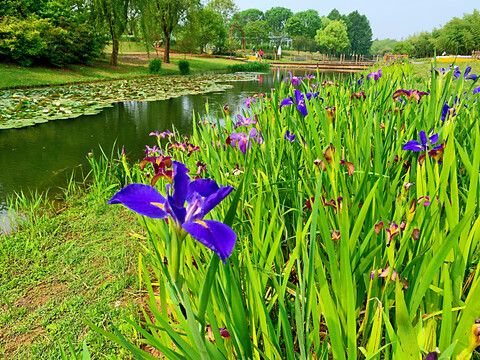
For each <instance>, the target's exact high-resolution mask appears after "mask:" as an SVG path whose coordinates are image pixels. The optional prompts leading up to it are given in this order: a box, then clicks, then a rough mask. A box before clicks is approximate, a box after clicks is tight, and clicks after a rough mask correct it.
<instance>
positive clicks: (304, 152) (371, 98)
mask: <svg viewBox="0 0 480 360" xmlns="http://www.w3.org/2000/svg"><path fill="white" fill-rule="evenodd" d="M388 65H389V66H385V67H383V68H382V71H383V75H382V71H380V69H375V70H376V71H375V72H372V73H368V72H365V73H364V74H362V75H363V76H362V77H360V76H357V77H355V78H348V79H346V80H345V81H335V80H334V81H331V82H323V83H322V81H321V80H322V79H321V78H320V76H319V75H318V74H317V76H316V77H315V76H313V78H312V76H308V77H305V78H299V77H293V76H291V77H290V78H288V79H287V81H282V82H279V83H277V84H276V87H275V89H274V91H272V92H271V94H268V95H265V94H256V96H253V97H251V98H248V99H246V106H247V109H243V110H241V112H240V113H238V114H235V115H233V116H231V115H230V113H229V110H228V107H226V108H225V109H224V112H223V116H222V117H220V118H219V117H218V113H215V114H207V115H206V116H205V118H202V119H197V118H195V122H196V123H197V124H198V126H197V127H195V128H194V133H193V136H192V137H191V138H189V139H188V140H187V141H185V140H184V138H183V137H182V136H181V135H180V134H178V135H176V136H175V135H174V136H172V137H171V138H169V139H166V138H165V139H163V138H162V136H160V135H158V137H157V138H158V140H159V141H158V142H157V146H158V148H159V149H160V150H161V151H162V154H163V155H162V156H172V157H173V158H174V159H175V160H176V161H180V162H182V163H185V164H186V166H187V167H188V168H189V169H190V174H192V178H193V177H199V178H202V179H204V178H206V177H208V178H210V179H212V180H214V181H215V182H216V183H218V184H221V185H223V186H227V185H228V186H233V187H234V188H235V190H234V192H232V194H231V195H230V196H228V197H227V198H225V199H224V200H223V201H222V203H221V204H218V201H216V202H215V201H214V200H213V199H208V200H206V201H205V202H200V198H196V200H198V201H199V206H205V205H206V204H208V205H210V204H211V203H212V201H213V202H215V204H218V205H217V206H216V207H215V208H214V209H213V206H210V207H209V210H211V211H210V212H209V215H208V216H209V219H212V220H215V221H222V222H224V224H225V225H226V226H229V227H231V228H232V229H234V230H235V232H236V234H237V242H236V245H235V248H234V251H233V252H232V254H231V256H230V257H229V258H228V259H227V261H226V262H225V264H224V263H223V262H220V259H219V258H218V256H217V255H215V253H214V252H212V251H210V250H208V249H206V248H205V247H204V246H203V245H200V244H198V243H197V242H195V241H191V239H188V238H187V239H186V240H185V242H184V243H183V245H182V247H181V248H179V249H176V250H177V252H178V254H180V255H181V260H182V261H181V262H180V263H179V264H180V267H181V269H180V273H179V277H178V279H177V278H172V276H171V274H172V272H171V271H172V268H173V265H172V262H171V259H172V258H173V257H170V258H169V256H170V255H171V254H172V253H173V252H172V249H173V250H174V251H175V244H176V242H175V239H174V238H173V235H172V232H171V230H170V226H171V222H169V223H168V224H167V223H166V222H165V221H164V220H156V219H150V218H142V219H141V222H142V224H143V225H144V227H145V229H146V230H147V234H148V245H147V246H146V254H145V255H144V256H142V260H141V263H140V266H139V267H140V268H141V269H142V281H143V283H144V284H145V287H146V289H147V291H148V293H149V310H150V312H151V314H152V317H146V320H145V321H144V322H142V323H141V324H138V323H136V322H134V321H131V322H129V323H130V324H131V325H132V327H134V328H135V330H136V331H138V332H139V333H140V334H141V335H142V336H143V337H144V338H145V339H144V342H147V343H149V344H152V346H154V347H155V348H157V349H158V350H159V351H161V352H162V353H163V354H165V357H167V358H169V359H231V358H241V359H287V360H290V359H292V360H293V359H297V358H303V359H308V358H316V359H319V358H322V359H327V358H334V359H346V358H347V356H348V359H359V358H367V359H375V358H378V359H386V360H391V359H392V360H393V359H415V360H420V359H424V358H425V355H426V354H427V353H431V352H434V351H436V349H437V348H438V349H439V352H440V354H437V355H435V356H437V358H439V359H455V360H460V359H467V358H470V357H469V355H471V353H472V352H473V357H474V358H478V357H479V354H478V352H477V353H474V349H475V347H476V346H477V345H479V342H480V341H479V340H480V339H478V337H476V336H472V339H469V336H470V334H472V335H475V333H474V332H472V330H475V331H476V332H477V331H478V326H479V325H480V324H477V325H475V319H476V318H477V317H478V313H479V311H480V309H479V306H480V305H479V302H478V296H480V268H479V267H478V266H477V265H478V260H479V250H480V247H479V245H480V236H479V234H480V208H479V205H478V201H477V199H478V197H479V193H480V186H479V185H480V184H479V181H480V179H479V177H478V172H479V169H480V125H479V124H478V122H477V118H476V114H477V112H478V111H479V102H478V96H479V95H477V94H478V93H477V91H478V90H480V89H478V90H474V89H477V88H478V85H477V84H476V83H475V82H474V80H471V79H466V78H465V77H463V76H459V77H458V79H457V78H456V77H454V76H453V75H454V72H453V69H452V70H451V71H446V70H445V69H444V70H441V69H438V70H437V71H432V72H431V73H430V75H431V77H428V78H427V79H425V81H423V82H420V83H419V82H418V81H417V80H416V79H414V78H413V77H412V69H413V65H412V64H409V63H408V62H402V61H397V62H392V63H389V64H388ZM434 65H436V64H434ZM369 71H370V70H369ZM322 84H323V85H322ZM311 85H314V87H315V90H316V91H318V93H311V92H310V91H311V89H312V86H311ZM401 89H404V90H401ZM405 89H410V90H405ZM413 89H415V90H413ZM426 90H428V92H427V91H426ZM399 91H400V92H401V93H402V94H403V95H402V96H403V99H402V100H399V98H397V96H396V95H398V94H399ZM474 92H475V94H474ZM412 94H413V95H414V96H413V97H412V98H408V97H407V96H411V95H412ZM419 94H422V97H421V98H420V95H419ZM394 95H395V96H394ZM415 96H417V97H418V98H417V99H415ZM455 99H456V102H455ZM476 100H477V101H476ZM445 104H446V105H447V106H448V107H455V109H454V110H455V111H450V112H449V114H450V116H449V117H448V118H445V117H444V119H443V120H442V113H444V108H445ZM453 114H454V115H453ZM220 124H221V125H220ZM425 131H426V132H427V133H428V135H429V136H428V137H427V136H426V135H425ZM246 134H248V135H246ZM260 134H261V135H260ZM422 134H423V138H422ZM425 137H427V139H424V138H425ZM162 139H163V140H162ZM235 139H237V141H235ZM238 139H242V140H238ZM428 139H430V140H428ZM165 140H166V141H165ZM417 140H421V142H422V143H421V144H420V143H419V142H418V141H417ZM183 141H185V142H188V143H187V144H185V143H181V142H183ZM412 142H414V143H417V147H418V149H417V150H418V151H417V152H414V151H412V150H409V149H408V144H409V145H410V146H411V145H412ZM182 145H183V146H182ZM197 147H198V148H197ZM188 149H197V150H190V151H189V150H188ZM410 149H411V147H410ZM159 154H160V151H158V156H161V155H159ZM150 161H152V160H150ZM161 161H164V162H165V163H167V162H168V159H166V160H165V158H158V162H155V164H159V163H160V162H161ZM199 161H200V162H201V164H200V165H199ZM204 165H206V168H207V173H205V171H204V169H205V167H204ZM165 166H167V165H165ZM129 170H130V171H131V173H132V174H137V176H136V181H138V179H139V178H140V174H141V173H140V169H139V168H138V167H137V166H135V167H133V168H129ZM164 170H167V169H166V168H165V169H164ZM144 171H145V169H142V173H143V172H144ZM149 171H150V178H147V177H145V178H144V179H143V181H144V182H145V183H150V179H151V178H152V177H153V175H154V174H157V172H158V166H157V167H156V168H155V167H151V168H150V170H149ZM188 181H190V179H189V180H188ZM196 181H197V180H196ZM167 183H169V181H168V179H167V178H161V180H159V182H158V183H157V184H156V185H155V187H157V188H158V189H162V190H161V191H164V190H163V189H165V185H166V184H167ZM175 184H176V180H174V185H173V186H172V187H173V188H174V189H175V188H177V189H178V187H176V186H175ZM206 184H211V182H209V181H208V180H205V179H204V180H202V181H201V182H199V183H198V188H201V187H202V186H205V185H206ZM118 189H120V184H119V186H118ZM142 200H143V201H148V199H142ZM188 201H191V199H189V200H188ZM171 203H172V200H171V199H169V203H168V204H171ZM159 205H163V204H162V203H159ZM208 205H207V206H208ZM150 206H151V204H150ZM169 206H170V205H169ZM179 206H181V207H183V206H184V204H183V203H181V204H179ZM158 207H159V208H163V207H162V206H158ZM169 211H170V212H171V211H172V209H169ZM173 211H175V209H173ZM192 213H193V211H192ZM178 214H179V215H177V216H180V215H181V214H182V213H181V212H180V211H178ZM200 214H201V215H202V216H203V215H204V213H200ZM187 216H191V213H189V214H188V215H187ZM165 256H167V261H165V258H164V257H165ZM175 264H177V263H175ZM150 269H151V270H150ZM149 270H150V271H149ZM177 280H178V281H177ZM90 326H91V328H92V329H95V330H96V331H99V332H100V333H102V334H104V335H105V336H107V337H108V338H109V339H110V340H112V341H113V342H114V343H116V344H119V345H122V346H125V347H126V348H128V349H129V350H130V351H131V352H132V355H133V356H135V357H136V358H147V359H153V357H152V356H148V354H146V353H145V351H144V350H143V349H141V348H140V347H139V346H138V344H135V343H130V342H128V341H127V340H125V339H124V338H123V337H122V336H120V334H121V332H118V331H117V332H115V333H112V332H110V333H109V332H106V331H104V330H102V329H101V328H100V327H99V326H96V325H95V324H91V325H90ZM267 339H268V340H267ZM461 353H462V355H461ZM433 355H434V354H431V355H429V356H428V358H432V357H433Z"/></svg>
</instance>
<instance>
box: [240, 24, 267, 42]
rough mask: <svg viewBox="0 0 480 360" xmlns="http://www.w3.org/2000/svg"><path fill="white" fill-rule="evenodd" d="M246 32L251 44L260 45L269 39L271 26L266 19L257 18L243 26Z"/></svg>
mask: <svg viewBox="0 0 480 360" xmlns="http://www.w3.org/2000/svg"><path fill="white" fill-rule="evenodd" d="M243 31H244V32H245V37H246V38H247V39H248V41H249V42H250V43H251V44H255V45H256V46H258V45H259V44H261V43H263V42H264V41H265V40H267V39H268V35H269V33H270V28H269V26H268V24H267V22H266V21H264V20H255V21H250V22H249V23H248V24H247V25H245V26H244V27H243Z"/></svg>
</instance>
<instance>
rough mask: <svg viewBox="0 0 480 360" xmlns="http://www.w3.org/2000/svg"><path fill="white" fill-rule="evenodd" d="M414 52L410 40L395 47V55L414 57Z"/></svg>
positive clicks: (396, 44) (397, 43)
mask: <svg viewBox="0 0 480 360" xmlns="http://www.w3.org/2000/svg"><path fill="white" fill-rule="evenodd" d="M414 51H415V48H414V47H413V45H412V43H411V42H410V41H409V40H408V39H407V40H405V41H398V42H396V43H395V45H394V46H393V53H394V54H399V55H408V56H413V54H414Z"/></svg>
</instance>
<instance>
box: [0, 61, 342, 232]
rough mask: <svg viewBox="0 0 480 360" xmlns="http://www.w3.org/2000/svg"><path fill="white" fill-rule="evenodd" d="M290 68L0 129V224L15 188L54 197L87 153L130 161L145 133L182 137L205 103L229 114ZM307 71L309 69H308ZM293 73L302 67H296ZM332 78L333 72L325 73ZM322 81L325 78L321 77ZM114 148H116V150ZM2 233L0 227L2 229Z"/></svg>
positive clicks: (83, 166)
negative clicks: (208, 89) (220, 87)
mask: <svg viewBox="0 0 480 360" xmlns="http://www.w3.org/2000/svg"><path fill="white" fill-rule="evenodd" d="M287 71H288V70H285V69H282V70H272V71H271V72H270V73H267V74H257V75H256V78H255V80H253V81H233V82H230V84H231V85H232V86H233V88H232V89H228V90H226V91H224V92H219V93H208V94H196V95H184V96H182V97H179V98H173V99H168V100H159V101H152V102H142V101H129V102H122V103H116V104H114V105H113V107H110V108H105V109H104V110H102V112H101V113H99V114H97V115H89V116H80V117H78V118H75V119H68V120H57V121H51V122H48V123H44V124H38V125H36V126H31V127H26V128H22V129H9V130H0V169H1V171H0V228H1V227H2V220H1V218H3V221H4V222H5V221H6V220H5V217H6V214H8V207H7V198H8V197H9V196H13V195H14V193H15V192H20V191H23V192H24V193H29V191H35V190H38V191H39V192H44V191H46V190H47V189H49V194H50V195H54V194H55V193H56V192H57V193H58V192H59V191H60V188H61V187H64V186H65V185H66V184H67V181H68V179H69V178H70V176H71V174H72V171H73V170H75V174H76V176H77V178H78V179H81V176H82V172H83V173H85V174H86V173H87V172H88V171H89V166H88V162H87V160H86V156H87V154H88V152H90V151H92V150H93V151H94V152H95V153H97V154H98V153H99V151H100V147H101V148H102V149H104V150H105V151H106V152H107V153H110V152H111V151H112V148H113V146H114V144H115V146H116V148H117V149H119V148H121V147H122V146H124V147H125V151H126V153H127V156H128V157H129V158H130V159H131V160H136V159H140V158H141V157H142V156H143V155H144V151H145V145H146V144H149V145H151V146H153V145H154V144H155V141H156V140H155V139H154V138H152V137H149V135H148V134H149V133H150V132H152V131H155V130H158V131H160V132H162V131H166V130H167V129H170V130H171V129H172V125H174V126H175V127H176V129H177V130H178V131H179V132H180V133H182V134H185V135H188V134H191V133H192V128H193V120H192V119H193V116H192V114H193V112H194V111H195V113H196V114H199V115H200V116H203V115H205V104H206V103H207V102H208V104H209V109H210V113H214V114H215V113H217V112H218V113H220V109H221V108H222V107H223V106H224V105H225V104H228V105H229V107H230V113H231V114H234V113H236V112H237V109H239V108H244V104H243V101H244V100H245V99H246V98H247V97H248V96H252V95H253V94H256V93H270V90H271V89H272V88H273V87H274V86H275V79H277V80H280V79H281V78H282V77H284V76H287V75H286V73H287ZM307 71H308V70H307ZM309 72H311V71H309ZM294 74H295V75H298V76H301V75H304V74H305V70H295V72H294ZM322 76H323V77H326V78H331V77H332V76H333V75H332V74H331V73H330V74H328V73H327V74H325V73H324V74H323V75H322ZM322 81H323V78H322ZM114 151H115V152H116V151H117V150H114ZM0 232H1V229H0Z"/></svg>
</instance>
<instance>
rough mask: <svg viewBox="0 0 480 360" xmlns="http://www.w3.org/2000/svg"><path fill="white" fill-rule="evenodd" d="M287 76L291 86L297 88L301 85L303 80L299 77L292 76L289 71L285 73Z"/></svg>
mask: <svg viewBox="0 0 480 360" xmlns="http://www.w3.org/2000/svg"><path fill="white" fill-rule="evenodd" d="M287 74H288V76H289V77H290V83H291V84H292V86H299V85H301V84H302V80H303V78H302V77H300V76H293V75H292V73H291V72H290V71H289V72H287ZM288 80H289V79H285V80H284V81H285V82H288Z"/></svg>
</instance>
